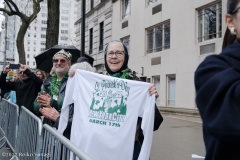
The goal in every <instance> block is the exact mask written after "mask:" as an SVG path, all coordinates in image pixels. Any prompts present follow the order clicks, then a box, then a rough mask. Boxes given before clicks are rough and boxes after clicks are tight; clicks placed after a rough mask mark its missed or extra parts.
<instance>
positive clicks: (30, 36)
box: [7, 0, 77, 68]
mask: <svg viewBox="0 0 240 160" xmlns="http://www.w3.org/2000/svg"><path fill="white" fill-rule="evenodd" d="M16 4H17V6H18V7H19V10H20V11H21V12H23V13H24V14H26V15H27V16H29V15H31V14H32V13H33V2H32V1H22V0H16ZM47 14H48V9H47V0H44V1H43V2H41V10H40V12H39V13H38V16H37V18H36V19H35V20H34V21H33V22H32V23H31V24H30V26H29V28H28V30H27V32H26V34H25V37H24V46H25V53H26V64H27V65H29V66H30V67H31V68H36V62H35V58H34V57H35V56H36V55H38V54H40V53H41V52H43V51H45V45H46V29H47ZM8 18H9V19H11V20H9V21H8V26H9V27H8V28H7V30H8V31H9V33H11V34H10V35H8V38H9V40H10V44H9V50H10V52H11V55H12V57H13V58H14V62H12V63H18V62H19V55H18V51H17V47H16V38H17V34H18V31H19V29H20V26H21V19H20V18H19V17H17V16H9V17H8ZM76 20H77V2H76V0H61V1H60V17H59V21H60V22H59V40H58V44H59V45H64V46H65V45H75V44H76V36H75V28H76V27H75V26H74V22H75V21H76ZM9 58H10V57H9Z"/></svg>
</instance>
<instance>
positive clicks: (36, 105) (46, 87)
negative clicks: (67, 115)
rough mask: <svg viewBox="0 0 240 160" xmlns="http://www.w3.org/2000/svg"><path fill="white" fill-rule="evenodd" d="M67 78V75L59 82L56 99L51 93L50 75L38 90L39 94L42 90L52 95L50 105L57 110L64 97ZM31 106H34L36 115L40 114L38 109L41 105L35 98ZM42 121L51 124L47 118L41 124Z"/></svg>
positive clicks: (60, 107) (59, 108)
mask: <svg viewBox="0 0 240 160" xmlns="http://www.w3.org/2000/svg"><path fill="white" fill-rule="evenodd" d="M67 80H68V77H67V78H63V80H62V82H61V84H60V89H59V95H58V100H57V101H56V100H54V99H53V95H52V93H51V83H52V77H48V78H47V79H46V81H44V83H43V87H42V90H41V92H40V94H41V95H43V91H45V92H46V93H47V94H49V95H50V96H51V97H52V98H51V103H50V106H51V107H54V108H55V109H56V110H57V111H59V110H61V109H62V105H63V100H64V97H65V88H66V84H67ZM33 108H34V112H35V114H36V115H38V116H42V114H41V113H40V112H39V109H40V108H41V106H40V104H39V103H38V102H37V98H36V99H35V101H34V106H33ZM44 123H48V124H49V125H51V126H52V125H53V124H52V121H51V120H49V119H47V118H44V120H43V124H44Z"/></svg>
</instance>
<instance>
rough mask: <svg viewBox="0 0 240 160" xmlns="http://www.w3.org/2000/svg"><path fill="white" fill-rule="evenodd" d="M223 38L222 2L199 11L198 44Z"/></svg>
mask: <svg viewBox="0 0 240 160" xmlns="http://www.w3.org/2000/svg"><path fill="white" fill-rule="evenodd" d="M221 37H222V2H220V3H217V4H215V5H212V6H210V7H207V8H205V9H201V10H199V11H198V42H203V41H206V40H210V39H214V38H221Z"/></svg>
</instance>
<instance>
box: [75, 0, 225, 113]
mask: <svg viewBox="0 0 240 160" xmlns="http://www.w3.org/2000/svg"><path fill="white" fill-rule="evenodd" d="M91 3H92V1H91V0H90V1H87V4H86V8H87V12H86V29H85V30H86V37H85V42H86V45H85V49H86V51H91V49H92V51H91V53H90V52H89V53H90V55H92V56H93V57H94V58H95V62H94V66H98V65H99V64H103V63H104V62H103V60H102V57H103V55H101V54H102V52H101V51H100V50H99V49H98V46H100V45H99V44H100V43H103V44H104V47H105V46H106V44H107V43H108V42H109V41H111V40H121V41H122V42H123V43H125V44H126V45H127V46H128V49H129V55H130V58H129V68H131V69H132V71H135V72H136V73H137V76H138V77H139V78H140V79H141V80H142V81H146V82H150V83H154V84H155V86H156V88H157V90H158V93H159V98H158V100H157V101H156V103H157V104H158V106H161V107H171V108H184V109H196V104H195V97H196V93H195V87H194V72H195V70H196V68H197V67H198V65H199V64H200V63H201V62H202V61H203V60H204V59H205V58H206V56H208V55H211V54H219V53H220V52H221V48H222V41H223V37H224V33H225V30H226V24H225V23H224V19H225V15H226V4H227V0H185V1H176V0H141V1H136V0H111V1H106V0H105V1H104V0H103V1H101V2H100V1H97V0H95V1H93V4H96V3H97V4H98V6H100V5H101V4H103V3H104V4H109V6H108V7H107V8H111V11H112V12H111V19H109V20H107V22H106V20H104V21H103V20H102V21H103V22H104V25H103V26H104V27H103V33H104V36H103V37H104V39H103V42H100V38H99V36H98V35H99V33H100V30H101V29H100V28H101V26H100V23H101V22H102V21H101V20H99V17H100V16H97V13H98V12H100V11H101V12H106V11H107V8H104V7H101V8H99V9H98V10H99V11H98V10H97V9H92V10H91V11H89V9H88V8H89V4H91ZM103 6H104V5H103ZM93 8H94V7H93ZM78 11H79V13H81V8H80V2H79V9H78ZM96 12H97V13H96ZM96 17H98V18H96ZM96 20H97V23H94V22H96ZM94 24H97V25H94ZM107 24H110V25H109V26H108V27H107V26H106V25H107ZM94 26H95V27H94ZM106 31H110V32H109V34H107V33H106ZM76 33H77V34H76V35H77V39H78V40H77V46H80V38H79V37H80V35H81V34H80V19H79V23H78V26H77V32H76ZM91 33H93V34H91ZM107 37H108V38H107ZM91 39H93V40H92V42H91ZM90 45H92V47H91V46H90ZM104 47H103V48H104ZM103 54H104V53H103ZM103 69H104V68H103Z"/></svg>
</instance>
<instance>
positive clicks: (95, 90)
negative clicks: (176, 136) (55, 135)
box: [58, 70, 155, 160]
mask: <svg viewBox="0 0 240 160" xmlns="http://www.w3.org/2000/svg"><path fill="white" fill-rule="evenodd" d="M149 85H150V84H149V83H144V82H139V81H132V80H126V79H121V78H115V77H111V76H104V75H100V74H96V73H92V72H87V71H83V70H76V73H75V76H74V77H73V78H69V79H68V82H67V86H66V93H65V98H64V102H63V106H62V111H61V116H60V122H59V127H58V131H59V132H60V133H61V134H63V131H64V130H65V128H66V126H67V121H68V115H69V107H68V106H69V105H70V104H71V103H74V116H73V122H72V128H71V137H70V140H71V142H72V143H74V144H75V145H77V146H78V147H79V148H80V149H82V150H83V151H84V152H85V153H87V154H88V155H89V156H90V157H92V158H93V159H94V160H132V157H133V149H134V141H135V133H136V126H137V120H138V117H142V124H141V128H142V130H143V134H144V141H143V145H142V148H141V152H140V155H139V158H138V159H139V160H147V159H149V156H150V151H151V145H152V137H153V125H154V107H155V96H154V95H152V96H150V95H149V90H148V88H149Z"/></svg>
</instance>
